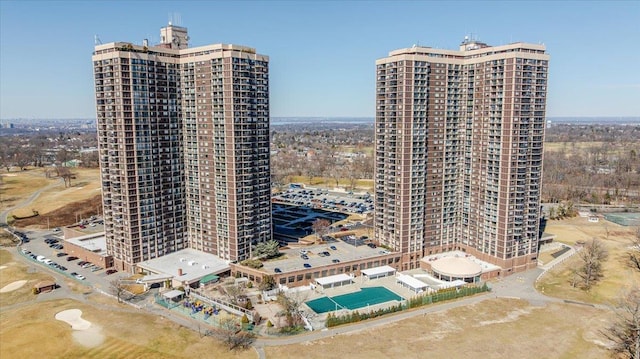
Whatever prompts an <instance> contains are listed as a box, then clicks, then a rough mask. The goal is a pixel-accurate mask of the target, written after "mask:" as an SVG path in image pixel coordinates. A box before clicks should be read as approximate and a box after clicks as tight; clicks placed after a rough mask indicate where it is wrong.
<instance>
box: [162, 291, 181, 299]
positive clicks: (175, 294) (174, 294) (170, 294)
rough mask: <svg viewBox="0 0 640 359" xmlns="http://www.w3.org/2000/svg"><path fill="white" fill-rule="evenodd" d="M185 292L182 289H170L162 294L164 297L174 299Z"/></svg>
mask: <svg viewBox="0 0 640 359" xmlns="http://www.w3.org/2000/svg"><path fill="white" fill-rule="evenodd" d="M183 294H184V292H183V291H181V290H170V291H168V292H166V293H164V294H162V296H163V297H165V298H167V299H173V298H176V297H179V296H181V295H183Z"/></svg>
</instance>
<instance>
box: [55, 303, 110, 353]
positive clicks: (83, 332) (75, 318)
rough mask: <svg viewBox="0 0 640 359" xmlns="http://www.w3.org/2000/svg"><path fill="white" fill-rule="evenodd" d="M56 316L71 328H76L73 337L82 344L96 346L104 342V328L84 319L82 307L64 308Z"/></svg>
mask: <svg viewBox="0 0 640 359" xmlns="http://www.w3.org/2000/svg"><path fill="white" fill-rule="evenodd" d="M55 318H56V319H57V320H61V321H63V322H66V323H67V324H69V325H71V329H73V330H74V332H73V339H75V340H76V342H78V343H79V344H80V345H82V346H85V347H96V346H98V345H100V344H102V342H104V335H103V334H102V328H101V327H99V326H97V325H93V324H91V322H89V321H87V320H84V319H82V311H81V310H80V309H68V310H63V311H62V312H59V313H58V314H56V316H55Z"/></svg>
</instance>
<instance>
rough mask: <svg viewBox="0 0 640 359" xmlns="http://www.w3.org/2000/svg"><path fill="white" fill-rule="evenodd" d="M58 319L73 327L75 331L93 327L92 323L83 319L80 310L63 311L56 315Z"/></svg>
mask: <svg viewBox="0 0 640 359" xmlns="http://www.w3.org/2000/svg"><path fill="white" fill-rule="evenodd" d="M56 319H58V320H61V321H63V322H67V324H69V325H71V329H74V330H87V329H89V327H91V322H89V321H86V320H84V319H82V311H81V310H80V309H68V310H63V311H62V312H59V313H58V314H56Z"/></svg>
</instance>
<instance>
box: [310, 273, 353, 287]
mask: <svg viewBox="0 0 640 359" xmlns="http://www.w3.org/2000/svg"><path fill="white" fill-rule="evenodd" d="M352 282H353V278H352V277H351V276H348V275H346V274H336V275H332V276H328V277H322V278H318V279H316V284H318V285H319V286H322V288H333V287H337V286H341V285H345V284H351V283H352Z"/></svg>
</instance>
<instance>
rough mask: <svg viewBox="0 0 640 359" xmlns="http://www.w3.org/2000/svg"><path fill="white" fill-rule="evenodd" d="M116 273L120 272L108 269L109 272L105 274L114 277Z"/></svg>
mask: <svg viewBox="0 0 640 359" xmlns="http://www.w3.org/2000/svg"><path fill="white" fill-rule="evenodd" d="M116 272H118V271H117V270H115V269H107V271H106V272H105V273H107V275H112V274H113V273H116Z"/></svg>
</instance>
